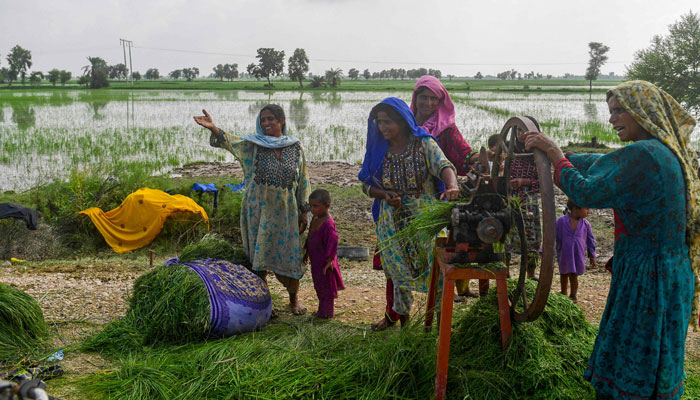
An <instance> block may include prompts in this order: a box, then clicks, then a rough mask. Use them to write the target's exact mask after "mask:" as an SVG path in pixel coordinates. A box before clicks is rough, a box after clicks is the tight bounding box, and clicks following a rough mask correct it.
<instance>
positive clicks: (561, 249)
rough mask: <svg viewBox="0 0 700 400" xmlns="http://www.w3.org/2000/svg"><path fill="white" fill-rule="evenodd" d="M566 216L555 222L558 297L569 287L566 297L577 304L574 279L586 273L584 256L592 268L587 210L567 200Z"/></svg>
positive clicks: (593, 259) (592, 258)
mask: <svg viewBox="0 0 700 400" xmlns="http://www.w3.org/2000/svg"><path fill="white" fill-rule="evenodd" d="M566 209H567V211H568V213H567V214H565V215H563V216H561V217H559V218H558V219H557V260H558V261H559V274H560V275H561V293H562V294H563V295H566V294H567V291H568V290H567V289H568V288H567V286H568V284H569V282H570V283H571V294H569V297H570V298H571V300H573V302H574V303H576V302H577V299H576V294H577V292H578V276H579V275H583V273H584V272H586V254H588V257H589V258H590V260H591V267H595V257H596V256H595V238H594V237H593V229H591V224H590V222H588V221H587V220H586V217H587V216H588V209H587V208H583V207H579V206H577V205H576V204H574V202H573V201H571V200H569V201H567V203H566Z"/></svg>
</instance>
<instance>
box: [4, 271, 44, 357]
mask: <svg viewBox="0 0 700 400" xmlns="http://www.w3.org/2000/svg"><path fill="white" fill-rule="evenodd" d="M48 336H49V327H48V325H47V324H46V321H44V313H43V312H42V311H41V307H39V303H37V301H36V300H34V298H33V297H32V296H30V295H28V294H26V293H24V292H23V291H21V290H19V289H17V288H14V287H12V286H9V285H6V284H4V283H0V363H1V362H12V361H17V360H18V359H20V358H21V357H23V356H25V355H28V354H33V353H36V352H37V351H38V350H41V349H42V348H43V347H44V346H45V345H46V344H47V339H48Z"/></svg>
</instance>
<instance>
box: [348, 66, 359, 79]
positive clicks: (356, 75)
mask: <svg viewBox="0 0 700 400" xmlns="http://www.w3.org/2000/svg"><path fill="white" fill-rule="evenodd" d="M359 77H360V70H358V69H357V68H350V70H349V71H348V78H350V79H353V80H356V79H357V78H359Z"/></svg>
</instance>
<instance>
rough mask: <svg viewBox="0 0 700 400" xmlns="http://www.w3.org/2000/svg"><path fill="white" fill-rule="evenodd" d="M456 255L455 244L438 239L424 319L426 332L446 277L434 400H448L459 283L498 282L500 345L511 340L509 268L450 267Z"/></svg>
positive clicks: (456, 265) (465, 265)
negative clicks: (450, 359) (473, 280)
mask: <svg viewBox="0 0 700 400" xmlns="http://www.w3.org/2000/svg"><path fill="white" fill-rule="evenodd" d="M454 253H455V244H454V242H452V243H449V242H448V240H447V238H437V239H436V242H435V253H434V256H433V269H432V272H431V274H430V288H429V290H428V305H427V310H426V317H425V326H426V330H429V329H430V326H431V325H432V323H433V312H434V310H435V300H436V298H437V291H438V284H439V282H438V281H439V278H440V273H442V276H443V290H442V303H441V306H440V321H439V323H440V326H439V327H438V329H439V333H438V353H437V368H436V374H435V400H442V399H444V398H445V393H446V390H447V368H448V362H449V358H450V336H451V334H452V306H453V301H454V290H455V289H454V287H455V281H456V280H458V279H495V280H496V290H497V293H498V313H499V315H500V323H501V344H502V345H503V347H505V346H506V343H508V340H509V339H510V336H511V332H512V329H511V324H510V305H509V302H508V287H507V285H506V278H507V274H508V270H507V268H502V269H498V270H495V271H492V270H487V269H483V268H480V267H479V266H478V265H479V264H449V263H448V262H447V260H450V259H452V255H454Z"/></svg>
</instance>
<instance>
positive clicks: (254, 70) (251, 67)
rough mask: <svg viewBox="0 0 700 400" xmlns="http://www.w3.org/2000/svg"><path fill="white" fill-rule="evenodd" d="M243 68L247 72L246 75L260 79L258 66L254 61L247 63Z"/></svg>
mask: <svg viewBox="0 0 700 400" xmlns="http://www.w3.org/2000/svg"><path fill="white" fill-rule="evenodd" d="M245 70H246V71H247V72H248V75H250V76H252V77H254V78H255V79H260V78H261V75H260V68H258V66H257V65H255V64H254V63H250V64H248V66H247V67H246V68H245Z"/></svg>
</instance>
